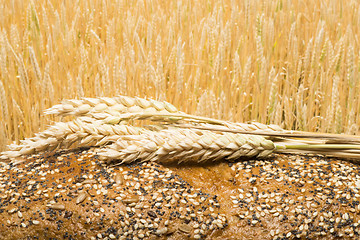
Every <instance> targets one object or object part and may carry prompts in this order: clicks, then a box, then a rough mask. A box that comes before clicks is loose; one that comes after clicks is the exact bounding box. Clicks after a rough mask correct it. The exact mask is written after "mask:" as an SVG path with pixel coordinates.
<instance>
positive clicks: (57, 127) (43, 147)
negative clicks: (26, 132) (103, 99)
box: [0, 118, 148, 159]
mask: <svg viewBox="0 0 360 240" xmlns="http://www.w3.org/2000/svg"><path fill="white" fill-rule="evenodd" d="M86 121H89V119H86V118H78V119H76V120H74V121H70V122H66V123H64V122H57V123H55V124H54V125H52V126H50V127H49V128H48V129H46V130H45V131H43V132H40V133H37V134H36V135H35V137H32V138H26V139H24V140H22V141H21V143H20V144H19V145H17V144H11V145H9V147H8V148H9V149H10V150H9V151H5V152H2V153H1V155H0V158H1V159H8V158H15V157H19V156H21V155H28V154H34V153H39V152H43V151H52V150H55V149H58V148H77V147H90V146H102V145H106V144H108V143H111V142H115V141H117V140H118V139H119V138H120V137H121V136H122V135H130V134H131V135H136V134H140V133H144V132H146V131H148V130H146V129H144V128H139V127H133V126H127V125H106V124H99V122H94V123H89V122H86Z"/></svg>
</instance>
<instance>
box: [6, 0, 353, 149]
mask: <svg viewBox="0 0 360 240" xmlns="http://www.w3.org/2000/svg"><path fill="white" fill-rule="evenodd" d="M358 26H360V3H359V1H355V0H349V1H342V0H294V1H290V0H288V1H286V0H269V1H260V0H244V1H235V0H234V1H227V0H222V1H220V0H212V1H205V0H204V1H190V0H187V1H185V0H184V1H180V0H179V1H161V0H139V1H125V0H116V1H105V0H103V1H101V0H84V1H70V0H69V1H60V0H38V1H29V0H12V1H8V0H0V102H1V107H0V111H1V113H0V123H1V124H0V150H1V149H3V148H4V146H5V144H8V143H10V142H11V141H14V140H15V141H18V140H20V139H23V138H24V137H30V136H32V135H33V134H34V133H35V132H38V131H40V130H43V129H44V128H45V127H46V126H48V125H49V124H50V123H51V122H52V121H53V120H54V119H51V118H50V117H48V116H44V115H43V114H42V112H43V110H45V109H46V108H49V107H50V106H52V105H54V104H57V103H59V102H60V101H61V100H62V99H68V98H81V97H95V96H108V97H112V96H115V95H118V94H123V95H129V96H139V97H147V98H153V99H158V100H166V101H168V102H170V103H172V104H174V105H175V106H177V107H178V108H179V109H180V110H182V111H186V112H188V113H191V114H198V115H203V116H209V117H215V118H220V119H225V120H231V121H237V122H247V121H258V122H262V123H268V124H269V123H273V124H278V125H280V126H281V127H283V128H286V129H297V130H306V131H319V132H335V133H349V134H358V131H359V124H360V123H359V122H360V117H359V115H360V99H359V98H360V96H359V76H360V54H359V53H360V46H359V27H358Z"/></svg>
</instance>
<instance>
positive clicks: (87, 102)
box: [45, 96, 179, 120]
mask: <svg viewBox="0 0 360 240" xmlns="http://www.w3.org/2000/svg"><path fill="white" fill-rule="evenodd" d="M132 112H145V113H146V112H161V113H177V112H179V111H178V110H177V109H176V107H174V106H173V105H172V104H170V103H168V102H165V101H156V100H152V99H149V100H147V99H144V98H138V97H135V98H132V97H127V96H117V97H113V98H108V97H101V98H82V99H80V100H76V99H70V100H64V101H63V102H62V104H58V105H55V106H53V107H51V108H49V109H47V110H45V114H53V115H58V116H68V115H73V116H89V117H93V118H95V119H98V120H104V119H106V118H108V117H111V116H113V117H114V116H119V115H120V114H121V113H132Z"/></svg>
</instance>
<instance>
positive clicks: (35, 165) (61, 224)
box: [0, 149, 360, 239]
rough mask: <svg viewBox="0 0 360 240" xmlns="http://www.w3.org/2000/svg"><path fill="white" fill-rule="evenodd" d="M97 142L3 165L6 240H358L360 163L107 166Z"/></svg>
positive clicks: (282, 159)
mask: <svg viewBox="0 0 360 240" xmlns="http://www.w3.org/2000/svg"><path fill="white" fill-rule="evenodd" d="M96 151H97V149H90V150H84V151H77V152H70V153H69V152H63V153H57V154H55V155H52V156H46V155H41V156H36V157H31V158H23V159H21V162H20V163H18V164H16V165H13V164H7V163H4V164H3V166H1V167H0V239H142V238H144V239H298V238H300V239H306V238H309V239H339V238H341V239H344V238H345V239H346V238H348V239H356V238H359V232H360V227H359V224H360V215H359V213H360V205H359V203H360V202H359V201H360V195H359V189H360V167H359V166H358V165H356V164H353V163H350V162H346V161H342V160H339V159H330V158H322V157H309V156H298V155H285V154H276V155H275V154H274V155H273V156H272V157H271V158H269V159H265V160H261V159H260V160H259V159H257V160H252V159H242V160H240V161H238V162H234V163H229V162H226V161H220V162H217V163H214V164H211V163H207V164H195V165H194V164H189V163H188V164H180V165H166V166H164V165H159V164H156V163H152V162H148V163H136V164H133V165H121V166H104V165H103V164H101V163H100V161H99V160H98V157H97V155H96Z"/></svg>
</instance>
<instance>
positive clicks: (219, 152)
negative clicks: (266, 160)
mask: <svg viewBox="0 0 360 240" xmlns="http://www.w3.org/2000/svg"><path fill="white" fill-rule="evenodd" d="M274 150H275V145H274V143H273V142H272V141H270V140H266V139H265V138H263V137H261V136H254V135H243V134H233V133H214V132H210V131H203V130H194V129H178V128H173V129H166V130H162V131H159V132H156V133H154V132H147V133H144V134H140V135H137V136H134V135H129V136H121V137H120V138H119V139H118V140H117V141H116V142H115V143H113V144H111V145H109V146H108V147H107V148H105V149H102V150H101V151H100V153H99V155H100V159H102V160H103V161H106V162H118V163H119V164H122V163H131V162H134V161H136V160H139V161H156V162H162V163H164V162H173V161H174V162H177V163H181V162H189V161H194V162H204V161H216V160H219V159H228V160H230V159H236V158H239V157H242V156H243V157H245V156H246V157H255V156H257V157H265V156H268V155H269V154H270V153H272V152H273V151H274Z"/></svg>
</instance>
